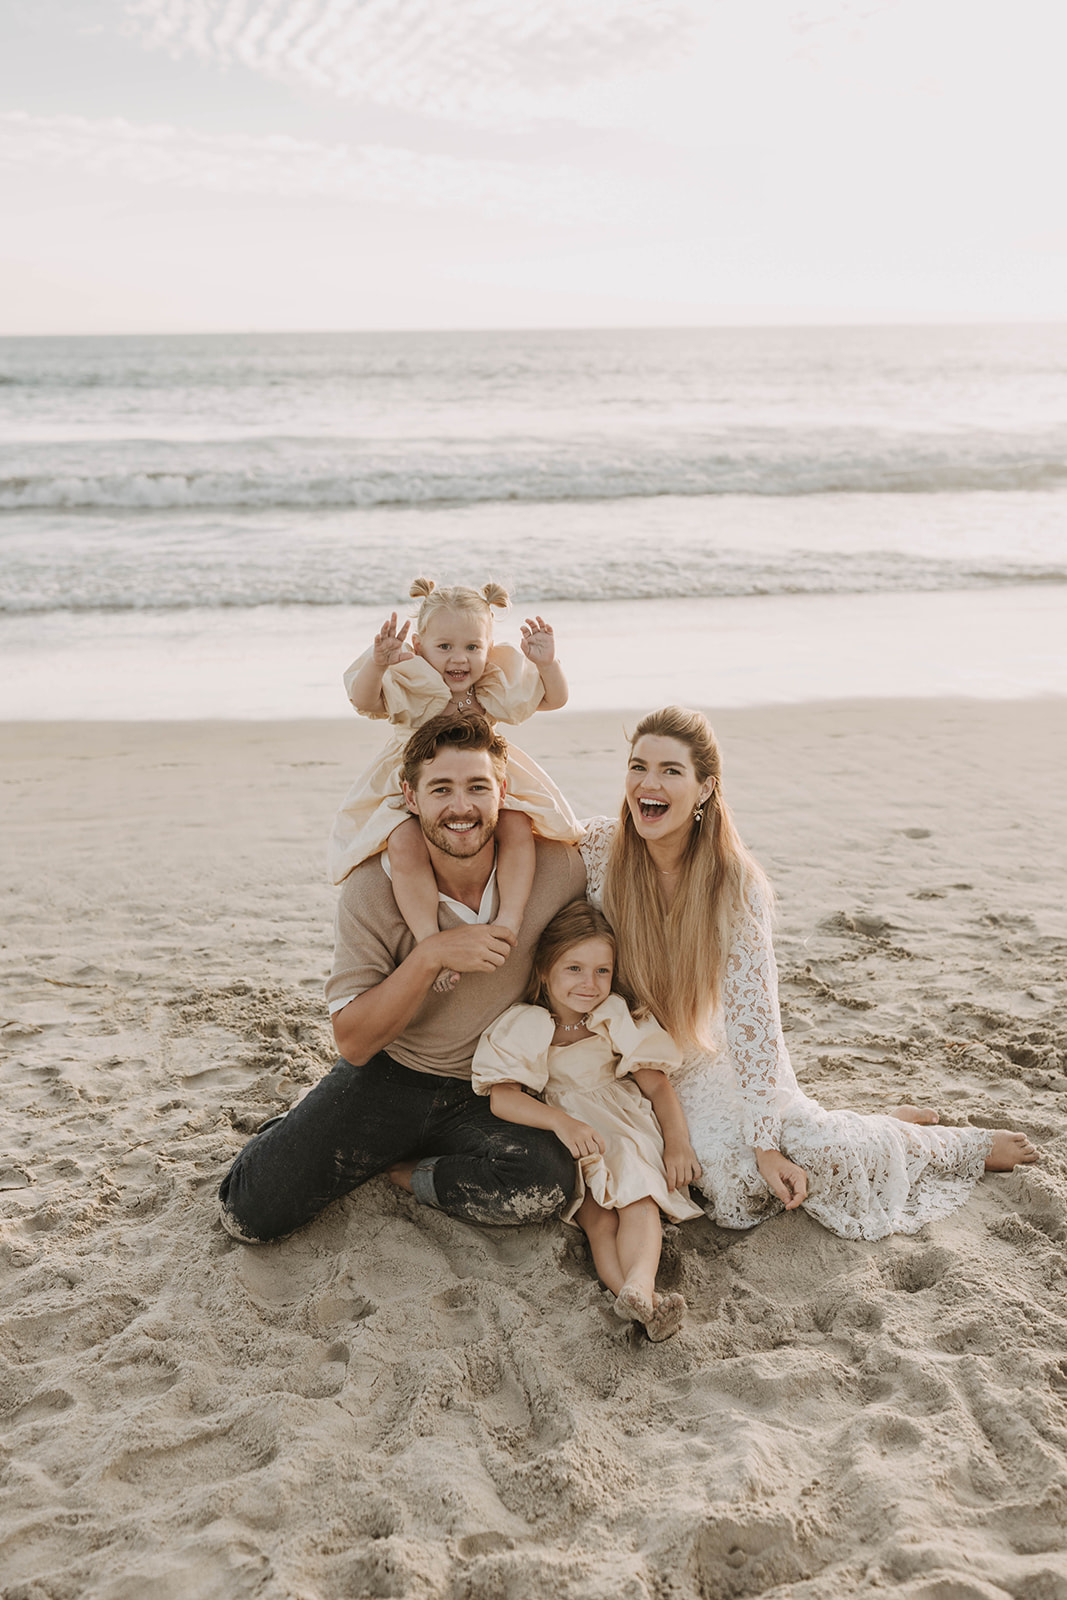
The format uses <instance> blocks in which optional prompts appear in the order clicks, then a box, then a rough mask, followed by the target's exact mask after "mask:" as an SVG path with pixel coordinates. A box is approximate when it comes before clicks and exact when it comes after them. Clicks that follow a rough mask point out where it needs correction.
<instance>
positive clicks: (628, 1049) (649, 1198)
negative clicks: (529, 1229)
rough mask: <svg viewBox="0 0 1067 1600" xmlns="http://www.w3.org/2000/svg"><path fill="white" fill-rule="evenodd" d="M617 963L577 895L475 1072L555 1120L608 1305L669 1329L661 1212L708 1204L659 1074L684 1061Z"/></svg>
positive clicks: (673, 1323) (519, 1111) (507, 1106)
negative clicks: (697, 1199) (693, 1195)
mask: <svg viewBox="0 0 1067 1600" xmlns="http://www.w3.org/2000/svg"><path fill="white" fill-rule="evenodd" d="M614 969H615V936H614V934H613V933H612V931H611V927H610V924H609V923H608V922H607V921H606V919H605V918H604V916H603V915H602V914H601V912H599V911H597V910H596V909H595V908H594V907H593V906H591V905H589V904H588V902H587V901H585V900H575V901H573V902H572V904H571V905H569V906H564V908H563V910H562V911H560V912H559V913H558V914H557V915H556V916H555V917H553V919H552V921H551V922H550V923H549V924H548V926H547V928H546V929H545V931H544V933H543V934H542V935H541V938H540V941H539V943H538V945H537V949H536V951H535V952H534V969H533V975H532V977H531V979H530V987H529V989H528V990H527V998H528V1000H530V1001H531V1002H532V1003H531V1004H529V1005H519V1006H512V1007H511V1008H510V1010H508V1011H505V1012H504V1015H503V1016H502V1017H501V1018H500V1019H499V1020H498V1021H497V1022H494V1024H493V1026H492V1027H491V1028H490V1029H489V1030H488V1031H487V1032H486V1033H484V1034H483V1035H482V1038H481V1040H480V1042H479V1044H478V1048H477V1050H476V1051H475V1055H474V1065H473V1068H472V1082H473V1085H474V1088H475V1090H476V1092H477V1093H478V1094H488V1095H489V1103H490V1105H491V1106H492V1108H493V1112H494V1114H495V1115H496V1116H498V1117H501V1118H502V1119H503V1120H504V1121H505V1122H519V1123H522V1124H523V1125H524V1126H525V1127H532V1128H550V1129H551V1130H552V1132H553V1133H554V1134H555V1135H556V1137H557V1138H558V1139H561V1140H562V1141H563V1143H564V1144H565V1145H566V1146H567V1149H568V1150H569V1151H570V1152H571V1154H572V1155H573V1156H575V1157H577V1160H578V1186H577V1192H576V1194H575V1197H574V1199H573V1200H572V1202H571V1204H570V1206H569V1208H568V1210H567V1211H566V1213H565V1215H564V1221H565V1222H571V1221H575V1222H577V1224H578V1226H579V1227H580V1228H582V1229H583V1230H584V1232H585V1233H586V1235H587V1236H588V1239H589V1245H590V1248H591V1249H592V1252H593V1260H594V1262H595V1263H596V1269H597V1272H598V1274H599V1276H600V1279H601V1282H602V1283H604V1284H606V1286H607V1287H608V1288H609V1289H610V1290H611V1292H612V1294H614V1295H615V1297H616V1299H615V1313H616V1315H617V1316H619V1317H623V1318H627V1319H629V1320H630V1321H633V1322H641V1323H643V1324H644V1326H645V1328H646V1330H647V1332H648V1336H649V1338H650V1339H656V1340H660V1339H669V1338H670V1336H671V1334H673V1333H677V1332H678V1329H679V1328H680V1327H681V1325H682V1318H683V1316H684V1314H685V1301H684V1299H683V1298H682V1296H681V1295H680V1294H666V1295H660V1294H657V1293H656V1269H657V1268H658V1266H659V1257H660V1247H661V1244H662V1231H661V1226H660V1212H661V1211H663V1212H665V1213H666V1215H667V1216H668V1217H670V1218H671V1219H672V1220H673V1221H675V1222H684V1221H686V1220H687V1219H688V1218H690V1217H699V1216H701V1215H702V1214H703V1213H702V1212H701V1211H700V1209H699V1208H698V1207H697V1206H695V1205H694V1204H693V1203H692V1201H691V1200H690V1199H689V1197H688V1195H687V1194H686V1193H685V1185H686V1184H687V1183H690V1182H692V1181H693V1180H694V1179H695V1178H698V1177H699V1176H700V1167H699V1166H698V1164H697V1160H696V1156H695V1155H694V1154H693V1147H692V1145H691V1144H690V1142H689V1130H688V1129H687V1127H686V1125H685V1117H684V1116H683V1114H682V1108H681V1106H680V1105H679V1103H678V1097H677V1095H676V1094H675V1092H674V1090H673V1088H672V1087H671V1085H670V1083H669V1081H668V1079H667V1077H666V1076H665V1070H664V1069H666V1070H670V1069H671V1068H673V1067H676V1066H678V1065H679V1063H680V1061H681V1056H680V1053H679V1051H678V1047H677V1046H676V1044H675V1043H674V1040H673V1039H671V1037H670V1036H669V1035H668V1034H666V1033H664V1031H663V1029H662V1028H661V1027H660V1026H659V1023H658V1022H656V1021H655V1019H654V1018H652V1017H645V1018H644V1019H637V1018H635V1017H633V1016H632V1015H631V1013H630V1008H629V1006H628V1005H627V1002H626V1000H625V999H624V998H623V997H622V995H620V994H618V993H614V994H613V993H612V982H611V980H612V974H613V972H614ZM527 1090H531V1091H532V1093H527V1092H526V1091H527ZM542 1093H543V1096H544V1098H543V1099H535V1098H534V1096H535V1095H541V1094H542Z"/></svg>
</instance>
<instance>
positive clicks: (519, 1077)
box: [471, 1006, 555, 1094]
mask: <svg viewBox="0 0 1067 1600" xmlns="http://www.w3.org/2000/svg"><path fill="white" fill-rule="evenodd" d="M554 1032H555V1024H554V1023H553V1021H552V1018H551V1017H550V1016H549V1014H548V1012H547V1011H545V1010H544V1009H543V1008H542V1007H541V1006H511V1007H510V1009H509V1010H507V1011H505V1012H504V1015H503V1016H502V1017H498V1018H497V1020H496V1021H495V1022H494V1023H493V1025H492V1027H491V1028H487V1029H486V1031H485V1032H484V1033H483V1034H482V1036H481V1038H480V1039H479V1040H478V1048H477V1049H476V1050H475V1052H474V1060H473V1061H472V1063H471V1087H472V1089H473V1090H474V1092H475V1094H488V1093H489V1091H490V1089H491V1088H492V1087H493V1085H494V1083H521V1084H522V1085H523V1087H524V1088H527V1089H532V1090H533V1091H534V1093H535V1094H540V1093H541V1090H542V1089H543V1088H544V1087H545V1084H546V1083H547V1082H548V1049H549V1046H550V1044H551V1043H552V1035H553V1033H554Z"/></svg>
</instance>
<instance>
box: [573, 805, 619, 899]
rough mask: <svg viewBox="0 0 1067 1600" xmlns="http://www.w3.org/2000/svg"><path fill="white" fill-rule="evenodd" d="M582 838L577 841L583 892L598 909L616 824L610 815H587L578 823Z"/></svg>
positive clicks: (602, 897)
mask: <svg viewBox="0 0 1067 1600" xmlns="http://www.w3.org/2000/svg"><path fill="white" fill-rule="evenodd" d="M580 826H581V829H582V838H581V841H580V843H579V846H578V848H579V850H580V851H581V856H582V860H583V861H584V862H585V875H586V884H585V893H586V897H587V898H588V899H589V901H590V902H591V903H592V904H593V905H595V906H596V907H597V908H598V909H599V908H601V907H602V906H603V904H604V875H605V873H606V872H607V869H608V856H609V855H610V854H611V842H612V840H613V839H614V837H615V828H616V826H617V824H616V822H615V820H614V818H612V817H589V818H588V820H587V821H585V822H583V823H581V824H580Z"/></svg>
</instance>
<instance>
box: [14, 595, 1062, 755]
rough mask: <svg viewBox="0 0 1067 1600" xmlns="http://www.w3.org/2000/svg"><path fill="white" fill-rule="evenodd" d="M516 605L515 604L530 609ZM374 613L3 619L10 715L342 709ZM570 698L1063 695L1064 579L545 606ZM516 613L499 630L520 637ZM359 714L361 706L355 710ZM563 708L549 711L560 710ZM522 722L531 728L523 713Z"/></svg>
mask: <svg viewBox="0 0 1067 1600" xmlns="http://www.w3.org/2000/svg"><path fill="white" fill-rule="evenodd" d="M518 609H519V608H516V611H518ZM384 614H386V613H385V612H384V611H383V609H382V608H379V607H365V606H364V607H358V606H322V607H311V606H277V607H273V606H263V607H257V608H252V609H249V610H233V611H229V610H189V611H174V612H164V613H158V614H157V613H148V612H144V613H140V612H119V613H114V614H111V613H95V612H79V613H69V614H64V613H58V612H57V613H47V614H44V615H36V614H35V615H32V616H6V617H4V618H2V619H0V669H2V671H0V721H8V720H51V719H52V718H53V717H54V716H55V714H56V712H57V711H59V712H61V713H62V715H63V717H64V718H70V719H76V720H82V719H88V720H95V719H97V718H99V717H100V716H101V713H104V714H106V715H110V716H111V717H112V718H118V719H120V720H123V721H151V720H167V721H170V720H174V721H184V720H190V719H192V720H195V719H196V718H197V717H201V718H207V719H210V720H214V719H215V718H232V719H234V720H238V721H243V720H254V721H263V722H271V721H284V720H293V719H297V720H303V719H309V718H310V719H315V720H327V721H329V720H333V719H335V718H338V717H340V718H344V717H345V716H347V715H349V714H350V712H349V707H348V703H347V700H346V699H345V694H344V689H343V687H342V684H341V674H342V672H343V670H344V668H345V667H346V665H347V664H348V662H349V661H351V660H352V659H353V658H354V657H355V656H356V655H358V654H359V652H360V651H361V650H362V649H363V648H365V647H366V645H367V643H368V642H369V640H370V639H372V638H373V636H374V633H375V631H376V629H377V628H378V626H379V625H380V623H381V620H382V616H383V615H384ZM544 614H545V615H547V616H548V618H549V620H550V621H551V622H552V625H553V627H554V629H555V632H556V638H557V641H558V651H559V655H560V658H561V661H562V664H563V666H564V670H565V671H566V673H567V677H568V681H569V683H570V690H571V697H570V707H571V708H572V709H574V710H577V711H579V712H587V713H589V714H594V713H596V712H597V711H603V712H617V711H619V710H620V709H623V708H626V707H629V706H633V705H638V706H646V707H648V706H656V705H666V704H669V703H671V702H677V703H681V704H694V703H695V704H698V705H706V704H715V705H717V706H722V707H724V708H729V707H741V706H744V707H756V706H768V705H784V704H795V705H803V704H806V703H809V702H820V703H822V702H828V703H833V702H835V701H837V700H838V699H840V698H841V695H842V690H843V689H845V688H847V690H848V692H849V695H850V697H852V698H858V699H872V700H895V699H898V698H914V699H938V698H941V697H950V698H951V697H959V696H964V697H974V698H977V699H981V700H987V701H997V700H1005V699H1007V700H1017V699H1020V698H1021V699H1028V698H1031V697H1034V696H1042V695H1048V694H1052V695H1067V655H1065V654H1064V652H1063V651H1062V650H1060V649H1058V647H1057V646H1058V641H1059V640H1060V639H1061V638H1063V637H1065V636H1067V584H1050V585H1048V586H1047V587H1046V586H1042V585H1035V584H1030V585H1026V584H1022V585H1017V586H1007V587H998V588H989V589H973V590H961V591H951V590H945V591H939V590H922V591H901V592H882V593H867V594H796V595H780V594H772V595H738V596H732V597H718V598H706V599H677V600H662V599H660V600H657V599H644V600H627V601H620V600H595V601H578V600H570V601H560V602H554V603H553V604H552V605H551V606H547V605H546V606H545V607H544ZM517 621H518V619H517V616H516V614H515V613H513V614H512V615H511V617H510V618H509V619H507V621H505V622H502V623H501V624H500V625H499V626H498V628H497V638H498V641H499V642H501V643H511V644H513V645H514V644H517V643H518V638H519V633H518V626H517ZM351 714H352V715H354V713H351ZM557 714H558V713H552V715H557ZM526 726H529V724H527V725H526Z"/></svg>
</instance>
